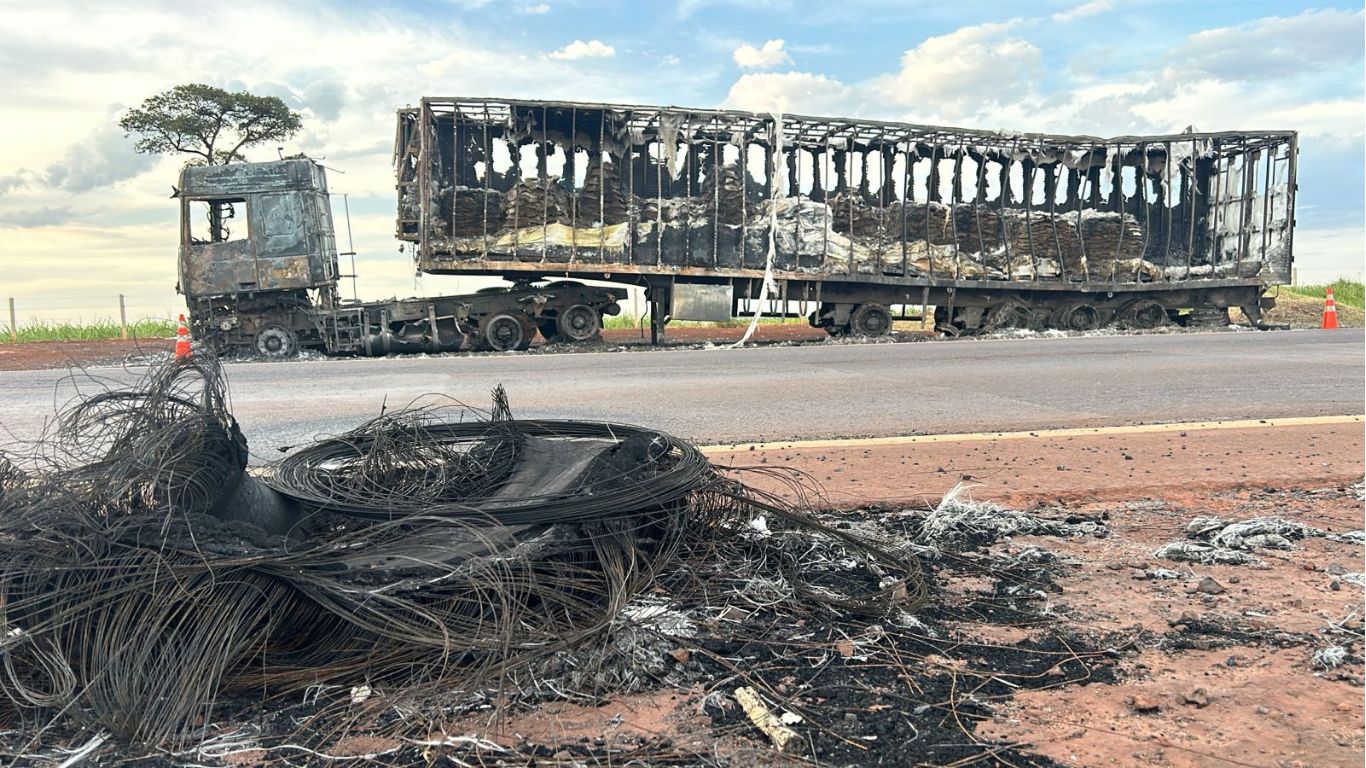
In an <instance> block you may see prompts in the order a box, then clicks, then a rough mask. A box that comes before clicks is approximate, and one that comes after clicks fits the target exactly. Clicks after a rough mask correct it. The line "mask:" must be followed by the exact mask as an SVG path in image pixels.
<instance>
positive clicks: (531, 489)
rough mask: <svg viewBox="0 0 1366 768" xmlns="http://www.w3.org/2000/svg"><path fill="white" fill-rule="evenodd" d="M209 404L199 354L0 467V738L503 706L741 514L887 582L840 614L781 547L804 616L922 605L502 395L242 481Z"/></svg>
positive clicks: (413, 415)
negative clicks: (341, 701) (328, 711)
mask: <svg viewBox="0 0 1366 768" xmlns="http://www.w3.org/2000/svg"><path fill="white" fill-rule="evenodd" d="M227 403H228V400H227V390H226V386H225V384H224V379H223V376H222V372H221V370H220V369H219V368H218V367H217V366H216V364H215V363H214V362H212V360H211V359H208V358H205V359H202V360H201V359H195V360H194V361H193V362H184V361H180V362H172V363H168V364H166V365H164V366H162V367H159V368H155V369H153V370H151V371H150V372H149V373H148V374H147V376H146V377H145V378H144V379H143V380H142V381H140V382H139V383H137V384H136V385H134V386H132V387H129V388H126V389H119V390H109V391H105V392H101V393H98V394H95V395H92V396H89V397H85V398H83V399H81V400H79V401H78V402H75V403H74V404H72V405H71V406H70V407H68V408H66V409H64V410H63V411H62V412H61V413H60V414H59V417H58V420H57V426H56V428H55V430H53V432H52V433H51V434H50V435H49V437H48V438H47V439H46V440H45V441H44V442H43V443H42V445H41V447H40V450H39V451H37V452H36V454H35V458H34V459H33V460H32V461H29V462H28V464H27V466H21V463H18V462H14V461H10V460H8V459H5V460H4V461H0V718H4V719H5V720H8V721H10V722H12V723H14V722H22V723H24V724H25V727H26V728H27V729H32V730H34V731H35V732H41V730H42V728H45V727H50V726H51V725H52V724H54V723H57V722H62V721H65V720H72V721H74V722H85V723H90V724H94V725H97V726H99V727H101V728H106V729H108V730H110V731H111V732H113V733H114V734H116V735H117V736H119V737H120V738H121V739H123V740H126V741H127V742H130V743H134V744H142V745H172V744H183V743H185V742H186V740H192V739H194V738H195V735H196V733H197V731H196V728H197V727H198V728H201V729H202V728H203V727H205V726H206V724H208V723H210V722H211V721H212V719H213V716H214V714H215V711H216V708H221V707H228V706H231V705H232V704H231V703H232V702H234V701H238V700H243V699H251V698H255V699H257V700H259V699H260V697H261V696H262V695H263V692H264V695H267V696H275V695H286V694H297V693H302V692H304V691H306V690H308V689H310V688H313V687H317V686H341V687H343V688H345V687H348V686H355V685H361V684H365V685H375V686H380V685H383V686H386V687H387V689H388V690H391V691H395V692H401V695H402V696H404V697H407V698H409V699H411V700H413V701H422V700H424V699H429V698H435V697H440V696H443V695H444V696H449V695H450V692H451V691H453V690H454V691H474V690H478V689H480V688H481V687H484V686H496V685H498V683H499V681H500V680H505V679H507V677H508V676H509V675H511V674H514V673H515V672H516V671H517V670H519V669H526V668H528V667H529V666H530V665H533V664H535V663H536V662H537V661H538V660H544V659H548V658H550V657H553V656H555V655H556V654H559V653H562V652H565V651H567V650H569V649H573V648H581V647H583V646H585V645H589V644H591V643H594V642H601V641H602V640H603V637H604V635H605V634H606V633H607V631H608V630H609V628H610V627H611V626H612V624H613V621H614V620H616V619H617V618H618V617H619V615H620V614H621V612H622V610H623V609H624V608H625V607H626V606H627V604H628V603H630V602H631V600H632V599H633V598H636V597H637V596H639V595H641V594H642V593H643V592H645V591H646V590H647V589H649V588H650V586H651V585H652V583H654V581H655V579H656V578H657V577H658V575H659V574H660V573H661V572H662V570H663V569H665V568H668V567H670V566H674V565H677V564H678V563H679V562H680V561H694V562H698V563H705V562H707V560H708V559H709V558H716V557H717V556H718V554H719V553H721V552H723V551H725V550H726V549H727V548H735V547H742V548H753V547H756V546H763V545H762V543H757V544H756V542H754V541H753V540H751V539H749V538H747V537H746V535H745V532H746V531H747V530H748V524H749V521H751V520H752V519H754V518H755V517H756V516H758V515H765V516H767V517H769V518H770V519H780V520H783V521H785V523H786V524H787V525H788V526H789V527H794V528H799V529H803V530H807V531H811V532H813V533H818V534H819V535H821V536H825V537H829V538H830V539H832V540H834V541H836V542H837V543H838V544H839V546H841V547H843V548H844V549H846V550H848V551H849V552H850V553H852V554H854V555H856V556H858V557H862V558H865V559H867V560H868V561H869V562H871V563H876V567H877V568H879V569H880V572H883V573H887V574H895V578H893V579H889V580H888V582H889V583H887V584H884V585H880V586H879V587H878V588H877V589H876V590H874V591H872V592H870V593H868V594H863V595H853V596H850V595H842V594H837V593H833V592H831V591H830V590H828V589H825V588H821V587H819V586H817V585H812V584H809V583H808V582H807V580H806V579H805V577H804V575H803V574H802V573H800V572H799V571H798V569H797V568H796V567H795V566H794V565H793V563H792V560H791V558H787V557H784V556H783V555H782V553H780V552H775V553H774V556H773V557H772V558H771V562H773V563H776V564H778V565H777V567H778V568H779V570H780V572H781V576H782V578H783V579H785V580H786V581H787V583H788V584H791V585H793V587H794V590H795V593H794V598H795V599H796V600H799V601H805V602H822V603H826V604H829V605H831V606H833V607H837V608H840V609H843V610H852V611H857V612H860V613H886V612H889V611H892V610H894V609H902V608H910V607H913V606H914V605H916V604H917V603H918V602H919V601H920V600H922V599H923V597H924V593H925V588H924V585H923V584H921V583H920V581H919V576H918V574H919V568H918V567H917V566H916V564H915V563H914V562H913V561H912V560H910V559H908V557H907V556H906V555H905V554H903V553H898V552H892V551H889V550H886V549H883V548H881V547H879V546H877V545H875V544H873V543H871V542H868V541H864V540H862V539H860V538H859V537H857V536H854V535H852V534H850V533H848V532H845V531H838V530H834V529H830V528H827V527H825V526H823V525H821V524H820V523H817V522H816V521H815V520H814V519H812V518H811V517H809V516H807V515H806V514H804V513H802V512H800V511H798V510H797V509H794V508H792V507H791V506H790V505H789V504H787V503H784V502H782V501H780V500H779V498H778V497H776V496H774V495H771V494H767V493H763V492H760V491H757V490H754V489H752V488H749V487H747V486H745V485H744V484H742V483H740V482H737V481H736V480H735V479H733V478H730V477H726V476H724V475H722V474H721V473H720V472H719V471H718V470H716V469H715V468H714V467H713V466H712V465H711V464H710V463H709V462H708V461H707V460H706V458H705V457H704V456H703V455H702V454H701V452H700V451H698V450H697V448H696V447H694V446H692V445H690V444H688V443H686V442H684V441H682V440H678V439H677V438H674V437H671V436H669V435H666V434H663V433H660V432H656V431H653V430H649V429H644V428H640V427H632V426H627V425H619V424H604V423H591V422H579V421H555V420H518V419H515V418H513V417H512V414H511V411H510V409H509V408H508V405H507V399H506V396H505V394H504V393H503V392H502V390H501V388H499V389H498V390H496V391H495V394H494V406H493V408H492V410H491V411H490V412H488V413H487V414H482V413H479V412H477V411H475V410H473V409H470V408H465V407H445V408H413V409H405V410H401V411H398V412H394V413H387V414H384V415H382V416H380V417H379V418H376V419H373V420H371V421H369V422H366V423H365V424H362V425H360V426H358V427H357V428H355V429H353V430H351V431H350V432H347V433H345V434H343V435H339V436H337V437H333V438H328V439H324V440H320V441H318V442H316V443H314V444H312V445H309V446H305V447H303V448H300V449H298V450H296V451H294V452H293V453H291V454H290V455H288V456H286V457H285V458H283V459H280V460H278V461H276V462H274V463H272V464H269V465H267V466H265V467H263V468H260V469H259V470H257V469H252V470H248V469H247V463H248V454H247V446H246V440H245V438H244V437H243V436H242V432H241V430H240V429H239V428H238V425H237V423H236V421H235V420H234V419H233V417H232V415H231V414H230V413H229V411H228V408H227ZM786 481H787V482H789V483H793V484H799V483H800V481H799V480H798V479H797V478H794V477H790V476H789V477H787V478H786ZM770 575H771V576H777V575H778V574H777V573H774V574H770ZM201 735H202V734H201Z"/></svg>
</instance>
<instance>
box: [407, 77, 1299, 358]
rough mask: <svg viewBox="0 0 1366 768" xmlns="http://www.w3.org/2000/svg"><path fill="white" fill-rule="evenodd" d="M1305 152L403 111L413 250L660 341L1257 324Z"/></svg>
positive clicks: (576, 108)
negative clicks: (586, 293) (545, 281)
mask: <svg viewBox="0 0 1366 768" xmlns="http://www.w3.org/2000/svg"><path fill="white" fill-rule="evenodd" d="M1296 142H1297V137H1296V134H1295V133H1294V132H1292V131H1252V132H1236V133H1235V132H1222V133H1193V132H1192V133H1182V134H1176V135H1167V136H1120V137H1116V138H1108V139H1107V138H1097V137H1091V136H1059V135H1043V134H1028V133H1003V132H995V131H978V130H967V129H960V128H945V127H937V126H927V125H913V124H908V123H897V122H881V121H873V120H851V119H840V118H822V117H808V116H802V115H779V114H759V113H752V112H742V111H733V110H704V109H680V108H673V107H650V106H631V105H615V104H588V103H573V102H549V101H519V100H506V99H484V98H427V99H423V100H422V102H421V104H420V106H418V107H415V108H408V109H403V110H400V111H399V113H398V130H397V136H396V147H395V154H396V160H397V164H398V168H397V174H398V221H397V236H398V238H399V239H400V240H404V241H407V242H408V243H411V244H412V246H413V253H414V257H415V260H416V266H417V269H418V271H420V272H424V273H430V274H465V275H491V276H501V277H503V278H505V279H507V280H510V281H513V282H514V283H517V282H524V281H525V280H526V278H527V277H528V276H530V277H533V278H536V279H539V278H542V277H547V276H552V275H553V276H558V277H562V278H563V277H573V278H592V279H596V280H609V281H615V282H620V283H629V284H634V285H638V286H642V287H644V288H645V289H646V295H647V299H648V301H649V305H650V310H651V311H650V315H651V322H652V336H653V337H654V338H655V339H656V340H657V339H658V338H659V336H660V334H662V333H663V331H664V325H665V323H667V322H668V321H669V320H670V319H685V320H726V319H730V318H732V317H734V316H738V315H740V314H742V313H746V314H747V313H751V312H755V311H760V312H764V313H767V314H772V315H780V316H805V317H806V318H808V320H809V322H810V323H811V324H812V325H814V326H817V327H820V328H824V329H825V330H826V331H828V332H829V333H831V334H836V335H838V334H860V335H868V336H878V335H883V334H886V333H888V332H889V331H890V330H891V328H892V323H893V320H894V319H898V318H910V317H915V316H917V315H918V316H921V317H924V314H923V313H925V312H932V317H933V320H934V324H935V327H936V328H938V329H939V330H940V331H941V332H944V333H948V334H968V333H975V332H979V331H982V330H984V329H989V328H1000V327H1030V328H1045V327H1053V328H1062V329H1069V330H1087V329H1092V328H1096V327H1099V326H1102V325H1106V324H1111V323H1114V324H1119V325H1123V326H1127V327H1131V328H1151V327H1154V326H1158V325H1161V324H1164V323H1168V322H1173V321H1176V322H1181V323H1183V324H1184V323H1190V322H1195V323H1201V322H1222V323H1227V322H1228V309H1229V308H1230V307H1240V308H1241V309H1242V310H1243V312H1244V313H1246V315H1247V316H1248V317H1249V318H1251V319H1252V320H1253V321H1254V322H1258V321H1259V319H1260V316H1261V310H1262V309H1263V308H1265V307H1267V306H1270V304H1271V300H1270V299H1269V298H1265V297H1264V294H1265V293H1266V290H1267V288H1268V287H1270V286H1274V285H1278V284H1282V283H1286V282H1289V276H1290V268H1291V263H1292V260H1293V252H1292V229H1293V224H1294V205H1295V166H1296V153H1297V146H1296ZM929 308H932V309H929Z"/></svg>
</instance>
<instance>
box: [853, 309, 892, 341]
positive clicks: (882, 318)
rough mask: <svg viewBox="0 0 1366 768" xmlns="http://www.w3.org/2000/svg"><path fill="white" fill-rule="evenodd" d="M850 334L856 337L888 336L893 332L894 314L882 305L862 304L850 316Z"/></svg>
mask: <svg viewBox="0 0 1366 768" xmlns="http://www.w3.org/2000/svg"><path fill="white" fill-rule="evenodd" d="M849 332H850V333H852V334H853V335H855V336H870V337H878V336H886V335H887V334H889V333H891V332H892V313H891V312H888V311H887V308H886V307H884V306H882V305H881V304H860V305H859V307H858V309H856V310H854V312H853V314H851V315H850V316H849Z"/></svg>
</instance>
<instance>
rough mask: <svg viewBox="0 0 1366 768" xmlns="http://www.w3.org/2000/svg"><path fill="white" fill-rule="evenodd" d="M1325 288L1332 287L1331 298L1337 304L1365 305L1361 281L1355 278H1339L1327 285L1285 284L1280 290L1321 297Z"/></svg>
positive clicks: (1365, 297)
mask: <svg viewBox="0 0 1366 768" xmlns="http://www.w3.org/2000/svg"><path fill="white" fill-rule="evenodd" d="M1326 288H1332V289H1333V300H1334V301H1336V302H1337V303H1339V304H1343V305H1346V306H1349V307H1363V306H1366V294H1364V293H1363V286H1362V283H1361V282H1360V281H1357V280H1345V279H1342V278H1339V279H1337V280H1335V281H1333V282H1332V283H1330V284H1328V285H1295V286H1290V285H1287V286H1283V287H1282V288H1281V290H1283V291H1289V292H1290V293H1297V294H1299V295H1301V296H1313V297H1314V298H1317V299H1321V298H1323V297H1324V294H1325V293H1326V291H1325V289H1326Z"/></svg>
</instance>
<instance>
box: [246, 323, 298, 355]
mask: <svg viewBox="0 0 1366 768" xmlns="http://www.w3.org/2000/svg"><path fill="white" fill-rule="evenodd" d="M256 352H257V354H259V355H261V356H262V357H270V358H279V359H283V358H286V357H294V356H295V355H297V354H299V337H297V336H295V335H294V331H291V330H289V329H288V328H286V327H284V326H283V325H267V326H266V327H265V328H262V329H261V330H259V331H257V332H256Z"/></svg>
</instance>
